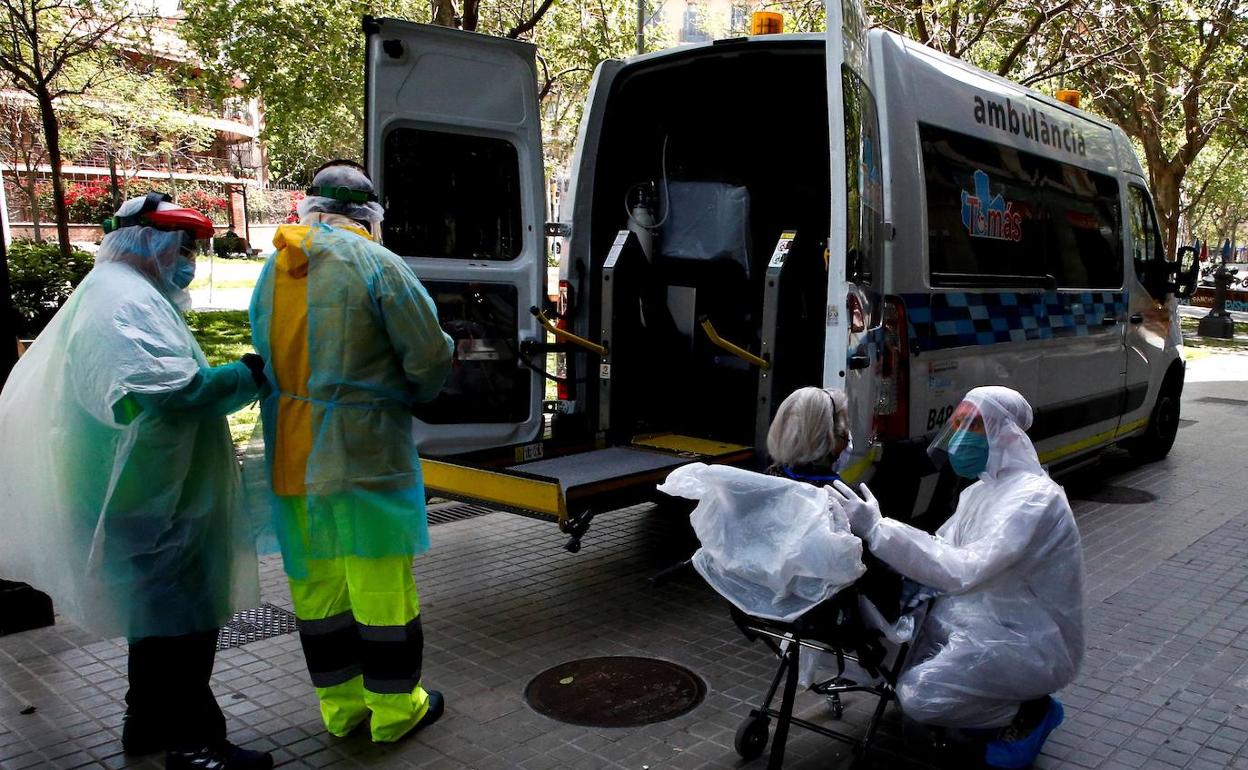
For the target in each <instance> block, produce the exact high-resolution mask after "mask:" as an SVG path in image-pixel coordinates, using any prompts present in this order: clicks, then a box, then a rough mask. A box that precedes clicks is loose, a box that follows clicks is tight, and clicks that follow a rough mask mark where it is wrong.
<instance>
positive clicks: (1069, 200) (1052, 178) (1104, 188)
mask: <svg viewBox="0 0 1248 770" xmlns="http://www.w3.org/2000/svg"><path fill="white" fill-rule="evenodd" d="M1048 165H1049V168H1048V173H1047V174H1046V175H1045V178H1044V179H1043V181H1042V184H1043V187H1044V188H1045V201H1046V203H1047V205H1048V208H1049V212H1050V217H1049V221H1050V222H1051V223H1052V225H1053V241H1054V244H1053V246H1054V247H1053V249H1052V250H1051V252H1050V253H1051V254H1052V259H1051V260H1050V268H1051V269H1050V272H1051V273H1052V274H1053V276H1054V278H1055V279H1056V280H1057V285H1058V286H1059V287H1061V288H1072V289H1118V288H1121V287H1122V277H1123V276H1122V234H1121V231H1122V225H1121V224H1120V223H1121V222H1122V215H1121V208H1120V205H1119V202H1118V201H1119V198H1118V182H1117V181H1116V180H1115V179H1113V177H1108V176H1104V175H1103V174H1095V173H1093V172H1091V171H1088V170H1086V169H1082V168H1077V167H1075V166H1069V165H1066V164H1064V163H1058V162H1056V161H1048Z"/></svg>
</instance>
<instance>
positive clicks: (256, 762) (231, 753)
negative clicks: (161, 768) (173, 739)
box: [165, 743, 273, 770]
mask: <svg viewBox="0 0 1248 770" xmlns="http://www.w3.org/2000/svg"><path fill="white" fill-rule="evenodd" d="M272 767H273V755H272V754H270V753H269V752H267V751H252V750H250V749H240V748H239V747H238V746H235V745H234V744H232V743H222V744H218V745H216V746H205V747H204V748H202V749H197V750H194V751H170V752H169V753H168V754H166V755H165V770H271V768H272Z"/></svg>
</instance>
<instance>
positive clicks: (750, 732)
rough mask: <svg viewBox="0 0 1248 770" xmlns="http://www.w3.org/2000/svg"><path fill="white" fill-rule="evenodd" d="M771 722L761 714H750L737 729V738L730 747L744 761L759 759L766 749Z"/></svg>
mask: <svg viewBox="0 0 1248 770" xmlns="http://www.w3.org/2000/svg"><path fill="white" fill-rule="evenodd" d="M770 727H771V720H770V719H768V718H767V717H766V716H763V715H762V714H751V715H750V716H748V717H746V719H745V721H744V722H742V723H741V726H740V727H738V728H737V737H736V739H735V740H734V741H733V743H732V745H733V747H734V748H736V750H737V753H738V754H740V755H741V758H742V759H744V760H747V761H748V760H751V759H754V758H755V757H760V756H762V754H763V749H765V748H767V732H768V729H769V728H770Z"/></svg>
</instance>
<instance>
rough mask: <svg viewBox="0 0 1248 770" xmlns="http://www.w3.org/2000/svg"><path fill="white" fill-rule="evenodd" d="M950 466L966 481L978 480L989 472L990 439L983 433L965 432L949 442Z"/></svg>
mask: <svg viewBox="0 0 1248 770" xmlns="http://www.w3.org/2000/svg"><path fill="white" fill-rule="evenodd" d="M949 443H950V445H951V446H952V447H953V449H951V450H950V452H949V464H950V465H952V466H953V472H954V473H956V474H958V475H959V476H961V477H962V478H964V479H977V478H979V474H981V473H983V472H984V471H986V470H988V437H987V436H985V435H983V434H982V433H970V432H964V433H962V435H961V436H958V437H957V438H955V439H954V440H953V441H951V442H949Z"/></svg>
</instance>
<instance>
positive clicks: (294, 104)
mask: <svg viewBox="0 0 1248 770" xmlns="http://www.w3.org/2000/svg"><path fill="white" fill-rule="evenodd" d="M183 8H184V9H185V12H186V19H185V21H184V22H183V23H182V24H181V26H180V27H179V31H180V32H181V33H182V34H183V35H185V37H186V39H187V41H188V42H189V43H190V44H191V46H192V47H193V48H194V49H195V50H196V51H197V52H198V53H199V54H200V56H201V57H202V58H203V59H204V61H205V62H206V64H207V67H208V71H207V73H206V74H207V76H208V79H209V84H210V85H213V86H215V89H216V91H217V93H218V95H224V94H225V93H227V92H228V91H229V90H230V84H231V83H232V82H233V81H234V79H235V77H236V75H237V74H241V75H243V77H244V85H243V88H242V95H244V96H259V97H260V98H261V99H262V100H263V102H264V105H265V129H264V131H265V133H264V139H265V141H266V142H267V143H268V150H269V171H270V173H271V174H272V176H273V177H275V178H277V179H296V180H302V179H303V178H304V177H306V176H307V175H308V173H309V172H310V171H311V170H312V169H314V168H316V167H317V166H318V165H320V164H321V162H323V161H324V160H326V159H329V158H334V157H345V158H354V159H356V160H358V159H359V158H360V156H361V152H362V149H363V148H362V131H361V126H362V125H363V115H364V89H363V73H364V34H363V32H362V31H361V29H360V18H361V17H362V16H364V15H365V14H371V15H374V16H395V17H400V18H409V19H414V20H417V21H425V20H427V19H428V13H429V12H428V4H427V3H425V2H415V1H412V0H368V1H365V0H347V2H340V1H339V0H307V2H299V3H295V2H273V1H272V0H186V1H185V2H184V3H183Z"/></svg>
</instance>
